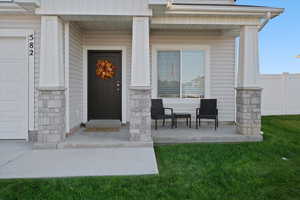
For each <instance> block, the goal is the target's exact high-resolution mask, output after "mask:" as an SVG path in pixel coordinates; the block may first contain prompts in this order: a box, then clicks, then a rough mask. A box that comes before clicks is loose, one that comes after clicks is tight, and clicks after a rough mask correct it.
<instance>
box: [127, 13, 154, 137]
mask: <svg viewBox="0 0 300 200" xmlns="http://www.w3.org/2000/svg"><path fill="white" fill-rule="evenodd" d="M149 53H150V50H149V18H148V17H133V23H132V66H131V87H130V99H129V100H130V106H129V114H130V128H129V133H130V140H131V141H152V138H151V113H150V106H151V105H150V104H151V87H150V59H149V57H150V55H149Z"/></svg>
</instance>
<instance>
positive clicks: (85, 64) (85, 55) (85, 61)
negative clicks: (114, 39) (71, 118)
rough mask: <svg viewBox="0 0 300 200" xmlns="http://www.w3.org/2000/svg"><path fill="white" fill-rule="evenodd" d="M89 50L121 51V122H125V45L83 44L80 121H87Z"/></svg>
mask: <svg viewBox="0 0 300 200" xmlns="http://www.w3.org/2000/svg"><path fill="white" fill-rule="evenodd" d="M89 50H102V51H105V50H108V51H109V50H119V51H122V123H123V124H126V122H127V65H126V55H127V48H126V46H83V112H82V113H83V116H82V121H83V122H84V123H86V122H87V121H88V118H87V115H88V107H87V106H88V104H87V103H88V96H87V95H88V92H87V91H88V86H87V85H88V84H87V75H88V70H87V69H88V51H89Z"/></svg>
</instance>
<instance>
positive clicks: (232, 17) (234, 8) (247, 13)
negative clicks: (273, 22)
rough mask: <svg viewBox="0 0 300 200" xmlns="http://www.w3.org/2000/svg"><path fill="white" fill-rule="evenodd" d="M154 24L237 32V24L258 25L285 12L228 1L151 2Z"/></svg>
mask: <svg viewBox="0 0 300 200" xmlns="http://www.w3.org/2000/svg"><path fill="white" fill-rule="evenodd" d="M151 7H152V10H153V17H152V18H151V24H152V26H153V27H162V26H164V27H165V28H166V29H167V28H171V29H172V28H173V29H174V27H175V28H176V27H177V28H179V27H180V28H183V29H184V28H185V27H187V28H188V29H189V27H192V28H193V29H196V28H197V27H198V29H222V30H223V33H226V34H229V35H234V36H238V35H239V30H240V26H243V25H250V26H259V27H260V29H262V28H263V27H264V26H265V25H266V23H267V22H268V21H269V20H270V19H272V18H274V17H276V16H278V15H280V14H281V13H283V12H284V9H282V8H272V7H262V6H246V5H234V4H232V5H230V4H213V5H212V4H179V3H164V4H162V3H160V4H152V5H151Z"/></svg>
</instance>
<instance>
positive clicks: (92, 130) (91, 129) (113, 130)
mask: <svg viewBox="0 0 300 200" xmlns="http://www.w3.org/2000/svg"><path fill="white" fill-rule="evenodd" d="M119 131H120V128H86V129H84V132H119Z"/></svg>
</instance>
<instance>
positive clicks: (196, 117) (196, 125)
mask: <svg viewBox="0 0 300 200" xmlns="http://www.w3.org/2000/svg"><path fill="white" fill-rule="evenodd" d="M198 125H199V124H198V117H196V129H198V128H199V127H198Z"/></svg>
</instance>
